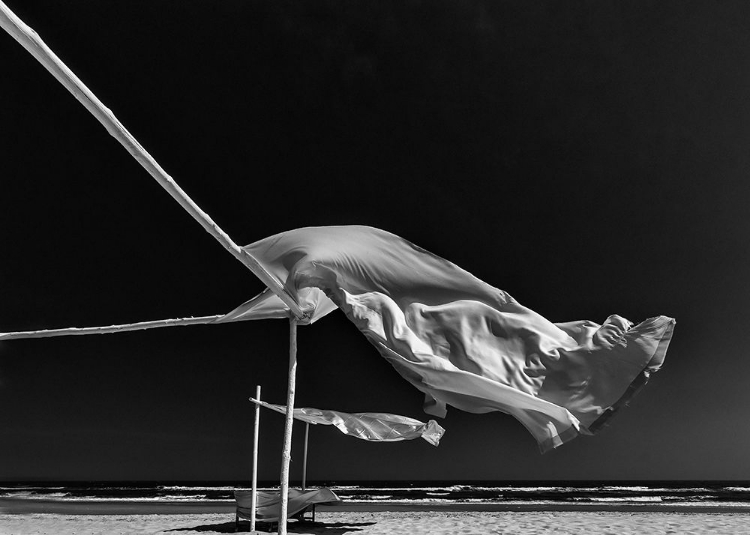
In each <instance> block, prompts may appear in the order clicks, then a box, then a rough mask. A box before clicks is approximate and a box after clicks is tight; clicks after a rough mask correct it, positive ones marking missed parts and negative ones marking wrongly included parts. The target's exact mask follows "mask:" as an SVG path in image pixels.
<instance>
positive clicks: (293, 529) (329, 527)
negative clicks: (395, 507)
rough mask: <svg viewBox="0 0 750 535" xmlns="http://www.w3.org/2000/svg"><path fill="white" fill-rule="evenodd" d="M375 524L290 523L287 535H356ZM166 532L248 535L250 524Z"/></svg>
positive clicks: (264, 529) (270, 528) (259, 529)
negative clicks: (290, 534) (291, 534)
mask: <svg viewBox="0 0 750 535" xmlns="http://www.w3.org/2000/svg"><path fill="white" fill-rule="evenodd" d="M376 523H377V522H330V523H323V522H290V523H289V524H287V532H288V533H300V534H302V533H304V534H310V535H345V534H347V533H356V532H358V531H362V530H363V529H364V528H365V527H367V526H372V525H374V524H376ZM167 531H170V532H171V531H202V532H205V533H240V532H244V533H248V532H249V531H250V523H249V522H248V523H245V522H241V523H240V526H239V529H236V526H235V523H234V522H224V523H222V524H205V525H203V526H194V527H187V528H177V529H170V530H167ZM253 533H276V524H262V523H259V524H258V525H257V526H256V530H255V531H254V532H253Z"/></svg>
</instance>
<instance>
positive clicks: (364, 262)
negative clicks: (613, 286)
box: [219, 226, 675, 452]
mask: <svg viewBox="0 0 750 535" xmlns="http://www.w3.org/2000/svg"><path fill="white" fill-rule="evenodd" d="M244 249H245V250H246V251H247V252H248V253H250V254H251V255H252V256H253V257H255V258H256V259H257V260H258V261H259V262H260V263H261V264H262V265H263V266H264V267H265V268H266V269H267V270H268V271H269V272H270V273H272V274H273V275H274V276H276V277H277V278H278V279H279V280H280V281H281V282H282V283H283V284H284V287H285V289H286V291H287V292H289V293H290V294H291V295H293V296H295V297H296V298H297V299H298V301H299V303H300V304H301V305H302V307H303V309H305V310H307V311H308V312H309V316H310V318H309V319H310V321H314V320H316V319H318V318H320V317H322V315H324V314H326V313H328V312H330V311H331V310H332V306H331V305H330V304H329V302H328V300H330V301H332V302H333V303H334V304H335V305H336V306H338V308H340V309H341V310H342V311H343V312H344V313H345V314H346V316H347V317H348V318H349V319H350V320H351V321H352V322H353V323H354V324H355V325H356V326H357V328H358V329H359V330H360V331H362V333H363V334H364V335H365V336H366V337H367V338H368V339H369V341H370V342H371V343H372V344H373V345H374V346H375V347H376V348H377V349H378V351H379V352H380V354H381V355H382V356H383V357H384V358H385V359H387V360H388V362H390V363H391V364H392V365H393V367H394V368H395V369H396V371H397V372H398V373H399V374H400V375H401V376H402V377H403V378H404V379H406V380H407V381H409V382H410V383H411V384H412V385H413V386H415V387H416V388H418V389H419V390H421V391H422V392H424V394H425V411H426V412H427V413H429V414H432V415H437V416H444V415H445V413H446V407H447V405H451V406H453V407H456V408H458V409H461V410H464V411H468V412H472V413H485V412H490V411H501V412H504V413H507V414H510V415H512V416H514V417H515V418H517V419H518V420H519V421H520V422H521V423H522V424H523V425H524V426H525V427H526V428H527V429H528V430H529V431H530V432H531V434H532V435H533V436H534V438H535V439H536V440H537V442H538V444H539V447H540V449H541V450H542V452H544V451H547V450H549V449H551V448H555V447H558V446H560V445H561V444H563V443H564V442H566V441H569V440H571V439H572V438H574V437H576V436H577V435H578V434H581V433H584V434H590V433H592V432H594V431H595V430H596V429H598V428H599V427H600V426H601V425H602V424H603V423H604V422H606V420H607V419H608V418H609V417H610V416H611V415H612V413H614V412H615V411H616V410H617V409H618V408H620V407H621V406H622V405H623V404H625V402H626V401H627V400H628V399H629V398H630V397H631V396H632V395H633V394H634V393H635V392H636V390H637V389H638V388H639V387H640V386H642V385H643V384H644V383H645V382H646V380H647V379H648V377H649V375H650V374H651V373H652V372H654V371H656V370H658V369H659V368H660V367H661V365H662V363H663V361H664V356H665V353H666V350H667V346H668V345H669V341H670V338H671V336H672V331H673V328H674V324H675V321H674V320H673V319H672V318H668V317H666V316H658V317H654V318H650V319H647V320H646V321H643V322H642V323H639V324H638V325H633V324H632V323H631V322H629V321H628V320H626V319H624V318H621V317H620V316H616V315H613V316H610V317H609V318H607V320H606V321H605V322H604V324H603V325H598V324H596V323H594V322H591V321H574V322H571V323H558V324H554V323H551V322H550V321H548V320H547V319H545V318H544V317H542V316H540V315H539V314H537V313H536V312H534V311H532V310H530V309H528V308H526V307H524V306H523V305H521V304H520V303H518V302H517V301H516V300H515V299H513V298H512V297H511V296H510V295H509V294H508V293H506V292H504V291H502V290H499V289H497V288H494V287H492V286H490V285H488V284H486V283H484V282H482V281H481V280H479V279H477V278H476V277H474V276H473V275H471V274H470V273H468V272H467V271H465V270H463V269H461V268H460V267H458V266H456V265H455V264H453V263H451V262H449V261H447V260H445V259H443V258H440V257H438V256H436V255H433V254H431V253H429V252H427V251H425V250H424V249H421V248H419V247H417V246H416V245H413V244H411V243H410V242H408V241H406V240H404V239H402V238H399V237H398V236H395V235H393V234H391V233H388V232H385V231H382V230H378V229H375V228H371V227H362V226H341V227H311V228H302V229H297V230H292V231H289V232H283V233H281V234H277V235H275V236H271V237H269V238H266V239H264V240H261V241H258V242H256V243H253V244H251V245H248V246H246V247H245V248H244ZM256 305H257V308H256ZM243 307H244V308H243ZM233 315H234V316H233ZM243 315H245V317H243ZM248 315H249V316H248ZM285 315H288V312H286V311H285V307H284V305H283V303H282V302H281V300H279V299H277V298H275V297H271V296H269V294H268V292H266V293H264V294H261V295H260V296H258V297H256V298H255V299H253V300H251V301H249V302H248V303H246V304H245V305H243V306H242V307H240V308H239V309H237V310H236V311H233V312H232V313H230V314H228V315H227V316H226V317H225V319H224V318H223V319H222V320H219V321H236V320H237V319H251V317H252V318H253V319H256V318H261V317H279V316H285Z"/></svg>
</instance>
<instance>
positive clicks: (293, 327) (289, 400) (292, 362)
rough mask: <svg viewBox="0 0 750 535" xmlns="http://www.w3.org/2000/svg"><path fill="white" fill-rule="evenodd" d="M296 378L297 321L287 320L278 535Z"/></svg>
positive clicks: (282, 525)
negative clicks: (286, 369) (287, 333)
mask: <svg viewBox="0 0 750 535" xmlns="http://www.w3.org/2000/svg"><path fill="white" fill-rule="evenodd" d="M296 378H297V319H296V318H289V382H288V385H287V395H286V407H287V409H286V422H285V424H284V447H283V450H282V453H281V505H280V510H279V535H286V520H287V518H286V517H287V511H288V510H289V464H290V462H291V460H292V427H293V424H294V391H295V387H296V380H297V379H296Z"/></svg>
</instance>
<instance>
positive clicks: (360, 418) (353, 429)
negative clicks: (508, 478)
mask: <svg viewBox="0 0 750 535" xmlns="http://www.w3.org/2000/svg"><path fill="white" fill-rule="evenodd" d="M250 401H252V402H253V403H257V404H258V405H261V406H263V407H266V408H267V409H271V410H274V411H276V412H280V413H281V414H286V406H284V405H274V404H272V403H266V402H265V401H259V400H257V399H254V398H250ZM292 416H293V417H294V418H295V419H296V420H300V421H302V422H306V423H309V424H313V425H318V424H321V425H332V426H334V427H335V428H336V429H338V430H339V431H341V432H342V433H344V434H345V435H349V436H352V437H355V438H360V439H362V440H368V441H370V442H399V441H401V440H412V439H415V438H423V439H425V440H426V441H427V442H429V443H430V444H432V445H433V446H437V445H438V444H439V443H440V438H441V437H442V436H443V433H445V429H443V428H442V427H441V426H440V425H438V423H437V422H436V421H435V420H430V421H429V422H427V423H424V422H420V421H419V420H415V419H414V418H408V417H406V416H401V415H399V414H386V413H382V412H355V413H352V414H350V413H348V412H340V411H329V410H320V409H313V408H296V409H294V410H293V411H292Z"/></svg>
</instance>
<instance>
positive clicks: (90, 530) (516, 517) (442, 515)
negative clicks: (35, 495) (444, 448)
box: [0, 503, 750, 535]
mask: <svg viewBox="0 0 750 535" xmlns="http://www.w3.org/2000/svg"><path fill="white" fill-rule="evenodd" d="M130 507H132V506H130ZM220 507H221V508H222V510H221V511H220V512H203V513H196V512H189V510H188V509H184V510H183V511H184V512H174V511H175V509H169V508H168V509H164V508H161V509H160V508H158V507H153V506H152V507H149V506H148V505H147V506H145V507H141V509H140V511H137V510H135V509H132V508H131V509H129V510H128V512H127V513H121V514H109V511H111V510H108V509H106V508H104V509H99V512H100V513H104V514H80V513H71V512H64V511H62V510H60V511H59V512H56V513H39V512H16V513H8V512H7V511H8V510H9V507H8V506H7V503H6V504H5V506H3V504H0V511H3V512H2V513H0V534H2V535H31V534H34V535H42V534H46V535H94V534H131V533H133V534H135V533H138V534H205V533H234V532H235V522H234V514H233V510H232V509H231V507H229V509H228V510H226V509H227V506H226V505H221V506H220ZM357 509H358V508H357V507H356V506H355V507H350V508H348V509H344V508H323V507H321V508H320V509H319V511H318V513H317V514H316V518H315V522H298V521H294V520H292V521H290V522H289V532H290V533H298V534H309V535H345V534H352V535H355V534H356V535H375V534H383V535H397V534H401V533H403V534H409V535H422V534H424V535H427V534H446V535H447V534H449V533H450V534H462V535H474V534H476V535H484V534H500V533H503V534H511V533H512V534H522V535H523V534H542V533H556V534H578V533H596V534H600V533H611V534H618V535H621V534H640V533H647V534H668V533H669V534H682V533H688V534H690V533H712V534H740V533H750V511H748V510H747V509H744V508H739V509H733V510H727V509H726V508H713V509H711V508H695V507H693V508H683V509H677V510H675V509H669V510H664V511H655V510H651V509H643V508H640V509H639V508H619V509H617V510H614V509H612V510H609V509H606V508H599V510H595V509H591V508H589V509H586V508H579V509H578V510H532V509H529V510H505V511H488V510H478V508H471V507H469V508H468V510H444V509H439V508H438V509H433V510H414V508H410V509H409V510H405V509H404V508H400V507H398V506H395V507H393V506H391V507H389V506H387V505H380V506H378V507H376V508H373V507H366V508H363V507H360V508H359V509H368V510H357ZM394 509H399V510H394ZM458 509H460V508H458ZM537 509H542V508H537ZM259 527H261V528H262V527H263V526H261V525H259ZM240 531H241V532H245V533H247V532H248V531H249V523H247V522H243V523H242V524H241V525H240ZM267 532H268V531H262V533H267ZM274 532H275V530H274Z"/></svg>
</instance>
